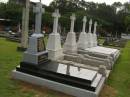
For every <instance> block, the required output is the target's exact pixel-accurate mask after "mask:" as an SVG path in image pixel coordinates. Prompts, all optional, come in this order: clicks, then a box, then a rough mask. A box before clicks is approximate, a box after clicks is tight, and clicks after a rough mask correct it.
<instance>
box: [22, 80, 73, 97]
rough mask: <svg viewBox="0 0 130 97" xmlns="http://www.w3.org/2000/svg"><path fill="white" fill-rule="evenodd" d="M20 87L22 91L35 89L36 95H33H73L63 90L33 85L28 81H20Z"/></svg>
mask: <svg viewBox="0 0 130 97" xmlns="http://www.w3.org/2000/svg"><path fill="white" fill-rule="evenodd" d="M20 87H21V91H22V92H24V93H25V92H29V91H33V92H34V93H35V95H34V96H33V97H73V96H70V95H66V94H64V93H61V92H57V91H54V90H51V89H48V88H47V87H40V86H37V85H33V84H30V83H26V82H21V81H20Z"/></svg>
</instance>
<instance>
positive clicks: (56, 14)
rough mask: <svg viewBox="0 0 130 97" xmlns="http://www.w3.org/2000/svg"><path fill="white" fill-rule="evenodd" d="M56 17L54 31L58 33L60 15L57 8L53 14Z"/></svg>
mask: <svg viewBox="0 0 130 97" xmlns="http://www.w3.org/2000/svg"><path fill="white" fill-rule="evenodd" d="M52 16H53V17H54V23H53V33H57V29H58V18H59V17H60V14H59V9H56V10H55V12H54V13H53V14H52Z"/></svg>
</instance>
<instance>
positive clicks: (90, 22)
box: [89, 19, 92, 33]
mask: <svg viewBox="0 0 130 97" xmlns="http://www.w3.org/2000/svg"><path fill="white" fill-rule="evenodd" d="M91 29H92V19H90V21H89V33H91Z"/></svg>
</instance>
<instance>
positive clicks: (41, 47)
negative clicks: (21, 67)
mask: <svg viewBox="0 0 130 97" xmlns="http://www.w3.org/2000/svg"><path fill="white" fill-rule="evenodd" d="M33 11H34V12H35V14H36V16H35V19H36V20H35V33H33V34H32V35H31V37H29V46H28V49H27V51H26V52H25V53H24V56H23V62H27V63H31V64H34V65H39V64H42V63H44V62H46V61H48V52H47V51H46V48H45V43H44V40H43V37H44V36H43V34H42V33H41V22H42V13H43V12H44V9H43V8H42V4H41V2H38V3H37V4H36V7H35V8H34V9H33Z"/></svg>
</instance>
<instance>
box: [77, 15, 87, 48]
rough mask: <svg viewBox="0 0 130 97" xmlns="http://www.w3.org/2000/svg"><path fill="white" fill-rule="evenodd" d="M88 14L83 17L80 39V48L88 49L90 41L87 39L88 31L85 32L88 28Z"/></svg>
mask: <svg viewBox="0 0 130 97" xmlns="http://www.w3.org/2000/svg"><path fill="white" fill-rule="evenodd" d="M86 22H87V19H86V16H84V18H83V29H82V32H81V33H80V36H79V40H78V49H86V48H87V47H88V41H87V33H86V32H85V28H86Z"/></svg>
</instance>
